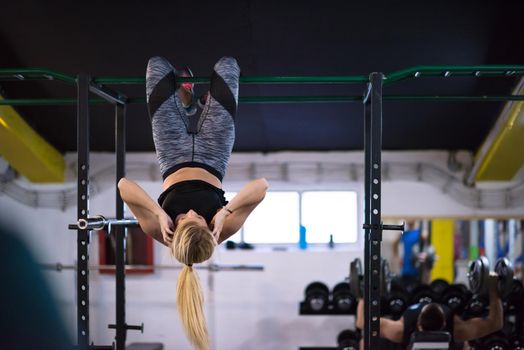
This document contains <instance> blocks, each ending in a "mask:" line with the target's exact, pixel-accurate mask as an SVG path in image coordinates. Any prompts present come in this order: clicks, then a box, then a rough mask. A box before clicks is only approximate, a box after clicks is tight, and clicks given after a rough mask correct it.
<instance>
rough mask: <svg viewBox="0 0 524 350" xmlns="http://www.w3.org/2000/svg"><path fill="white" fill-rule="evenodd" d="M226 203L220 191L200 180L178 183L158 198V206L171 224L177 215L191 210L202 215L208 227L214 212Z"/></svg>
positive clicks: (222, 192)
mask: <svg viewBox="0 0 524 350" xmlns="http://www.w3.org/2000/svg"><path fill="white" fill-rule="evenodd" d="M227 203H228V202H227V201H226V198H225V197H224V191H223V190H222V189H220V188H218V187H215V186H213V185H211V184H210V183H207V182H205V181H202V180H187V181H182V182H178V183H176V184H174V185H171V186H169V188H167V189H166V190H165V191H164V192H162V194H161V195H160V197H158V204H160V206H161V207H162V208H163V209H164V211H165V212H166V213H167V214H168V215H169V217H171V219H172V220H173V222H174V221H175V219H176V217H177V215H178V214H184V213H187V212H188V211H189V210H190V209H193V210H194V211H195V212H197V213H198V214H199V215H202V216H203V217H204V218H205V220H206V222H207V224H208V225H209V224H210V223H211V220H212V219H213V217H214V216H215V214H216V212H217V211H218V210H219V209H220V208H222V207H223V206H225V205H226V204H227Z"/></svg>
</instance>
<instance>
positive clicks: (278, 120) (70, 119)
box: [0, 0, 524, 152]
mask: <svg viewBox="0 0 524 350" xmlns="http://www.w3.org/2000/svg"><path fill="white" fill-rule="evenodd" d="M0 10H1V12H2V20H1V21H0V45H1V46H0V47H1V48H2V50H1V54H0V67H3V68H25V67H39V68H48V69H53V70H57V71H61V72H64V73H66V74H71V75H75V74H77V73H80V72H85V73H89V74H91V75H92V76H143V74H144V71H145V66H146V63H147V60H148V58H149V57H150V56H153V55H162V56H165V57H167V58H168V59H169V60H171V61H172V62H173V64H174V65H175V66H183V65H189V66H190V67H191V68H192V70H193V72H194V73H195V75H196V76H209V75H210V73H211V68H212V66H213V64H214V62H215V61H216V60H217V59H218V58H220V57H221V56H223V55H230V56H234V57H236V58H237V59H238V61H239V63H240V66H241V68H242V72H243V75H244V76H278V75H361V74H363V75H367V74H369V73H370V72H373V71H380V72H384V73H386V74H387V73H391V72H393V71H396V70H400V69H404V68H408V67H411V66H417V65H481V64H482V65H483V64H513V65H516V64H523V63H524V28H523V22H522V14H523V13H524V1H514V2H512V1H489V2H487V1H435V2H421V1H417V2H411V1H381V2H378V1H359V2H357V1H349V0H346V1H324V2H319V1H284V0H281V1H271V0H269V1H254V0H238V1H209V2H207V1H149V2H146V1H139V0H127V1H108V0H106V1H99V0H92V1H36V0H35V1H24V0H18V1H13V0H11V1H3V2H2V4H0ZM0 84H1V86H2V89H3V95H4V96H5V97H8V98H43V97H74V96H75V89H74V88H73V87H69V86H66V85H64V84H62V83H59V82H44V81H24V82H0ZM515 84H516V79H515V78H493V77H492V78H487V77H484V78H473V77H452V78H441V77H433V78H420V79H416V80H407V81H404V82H401V83H398V84H395V85H392V86H391V87H385V88H384V93H385V94H403V93H405V94H411V95H416V94H423V95H429V94H441V95H449V94H457V95H485V94H494V95H503V94H508V93H510V92H511V90H512V88H513V87H514V86H515ZM199 88H200V89H203V88H204V87H203V86H199ZM118 90H121V91H123V92H125V93H126V94H127V95H128V96H131V97H143V95H144V88H143V87H142V86H130V87H124V86H119V87H118ZM363 90H364V86H363V85H351V86H349V85H348V86H340V85H338V86H312V85H308V86H305V85H293V86H290V85H286V86H282V85H280V86H267V85H266V86H260V85H258V86H250V85H242V86H241V90H240V95H241V96H260V95H278V94H282V95H308V94H309V95H321V94H327V95H340V94H349V95H361V94H362V93H363ZM502 106H503V103H501V102H385V103H384V117H383V125H384V132H383V134H384V136H383V138H384V141H383V148H384V149H388V150H419V149H446V150H457V149H467V150H472V151H474V150H476V149H477V148H478V147H479V146H480V144H481V143H482V141H483V139H484V137H485V136H486V134H487V133H488V131H489V130H490V128H491V127H492V126H493V123H494V121H495V119H496V118H497V116H498V114H499V113H500V111H501V109H502ZM17 109H18V111H19V112H20V114H21V115H22V116H23V117H24V118H26V120H27V121H28V122H29V123H30V124H31V125H32V126H33V127H34V128H35V129H36V130H37V131H38V132H39V133H40V134H41V135H43V136H44V137H45V138H46V139H47V140H48V141H49V142H51V143H52V144H53V145H54V146H56V147H57V148H58V149H59V150H61V151H63V152H66V151H75V149H76V131H75V125H76V119H75V118H76V116H75V108H74V107H63V106H62V107H51V106H47V107H43V106H38V107H18V108H17ZM91 111H92V112H91V115H92V134H91V135H92V141H91V147H92V149H93V150H97V151H111V150H113V149H114V147H113V137H114V136H113V135H114V132H113V125H114V121H113V111H112V108H111V107H110V106H96V107H93V108H92V109H91ZM362 119H363V117H362V106H361V104H360V103H301V104H298V103H294V104H241V105H240V107H239V114H238V118H237V142H236V145H235V150H236V151H240V152H245V151H261V152H272V151H281V150H357V149H362V147H363V131H362V130H363V129H362V128H363V120H362ZM127 126H128V131H127V136H128V150H129V151H152V150H153V142H152V139H151V134H150V133H151V127H150V124H149V118H148V116H147V111H146V107H145V106H144V105H143V104H132V105H129V107H128V123H127Z"/></svg>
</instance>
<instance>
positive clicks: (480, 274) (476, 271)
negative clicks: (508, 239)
mask: <svg viewBox="0 0 524 350" xmlns="http://www.w3.org/2000/svg"><path fill="white" fill-rule="evenodd" d="M494 271H495V272H496V273H497V275H498V284H497V290H498V294H499V296H500V298H501V299H506V298H507V297H508V296H509V295H510V294H511V290H512V289H513V267H512V265H511V262H510V261H509V260H508V259H507V258H499V259H498V260H497V262H496V263H495V268H494ZM468 282H469V287H470V289H471V291H472V292H473V293H474V294H479V295H483V296H487V295H488V294H489V261H488V259H487V258H486V257H484V256H481V257H480V258H478V259H476V260H474V261H472V262H470V264H469V268H468Z"/></svg>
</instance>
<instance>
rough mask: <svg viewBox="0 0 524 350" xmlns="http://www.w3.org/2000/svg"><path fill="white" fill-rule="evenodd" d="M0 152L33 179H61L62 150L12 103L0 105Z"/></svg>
mask: <svg viewBox="0 0 524 350" xmlns="http://www.w3.org/2000/svg"><path fill="white" fill-rule="evenodd" d="M0 98H2V97H1V96H0ZM0 155H1V156H2V157H3V158H4V159H5V160H6V161H7V162H8V163H9V165H10V166H11V167H13V169H15V170H16V171H18V172H19V173H20V174H22V175H23V176H25V177H26V178H27V179H29V180H30V181H32V182H64V168H65V162H64V158H63V156H62V154H61V153H60V152H58V151H57V150H56V149H55V148H54V147H53V146H51V145H50V144H49V143H48V142H47V141H46V140H44V139H43V138H42V137H41V136H40V135H38V133H36V132H35V131H34V130H33V129H32V128H31V127H30V126H29V125H28V124H27V123H26V122H25V121H24V119H23V118H22V117H21V116H20V115H19V114H18V113H17V112H16V111H15V110H14V109H13V108H12V107H11V106H0Z"/></svg>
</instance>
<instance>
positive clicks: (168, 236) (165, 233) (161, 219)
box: [158, 212, 175, 245]
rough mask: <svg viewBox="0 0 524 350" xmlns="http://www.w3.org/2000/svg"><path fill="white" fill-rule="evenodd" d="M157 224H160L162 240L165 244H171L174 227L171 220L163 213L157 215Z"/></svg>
mask: <svg viewBox="0 0 524 350" xmlns="http://www.w3.org/2000/svg"><path fill="white" fill-rule="evenodd" d="M158 223H159V224H160V231H161V232H162V238H163V239H164V242H166V244H168V245H169V244H171V243H172V242H173V235H174V231H173V230H174V227H175V225H174V224H173V220H171V218H170V217H169V215H167V214H166V213H165V212H164V213H161V214H159V215H158Z"/></svg>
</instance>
